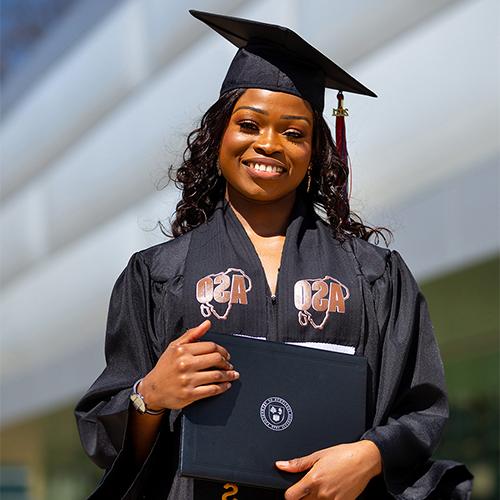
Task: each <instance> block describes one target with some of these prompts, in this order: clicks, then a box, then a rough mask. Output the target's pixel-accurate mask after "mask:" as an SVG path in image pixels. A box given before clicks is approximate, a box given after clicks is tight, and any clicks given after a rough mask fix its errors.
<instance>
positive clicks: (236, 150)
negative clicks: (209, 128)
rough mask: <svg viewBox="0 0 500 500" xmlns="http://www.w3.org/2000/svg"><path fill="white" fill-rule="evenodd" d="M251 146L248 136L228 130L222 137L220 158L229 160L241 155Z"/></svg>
mask: <svg viewBox="0 0 500 500" xmlns="http://www.w3.org/2000/svg"><path fill="white" fill-rule="evenodd" d="M250 144H251V141H250V140H249V139H248V137H247V136H245V135H243V134H241V133H240V132H239V131H235V130H232V129H228V130H226V132H225V133H224V135H223V136H222V141H221V146H220V156H221V159H222V158H226V159H227V158H228V157H231V156H239V155H241V154H242V153H243V152H244V151H245V150H246V149H247V148H248V147H249V145H250Z"/></svg>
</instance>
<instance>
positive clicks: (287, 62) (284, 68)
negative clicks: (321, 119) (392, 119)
mask: <svg viewBox="0 0 500 500" xmlns="http://www.w3.org/2000/svg"><path fill="white" fill-rule="evenodd" d="M189 12H190V13H191V14H192V15H193V16H194V17H196V18H197V19H199V20H200V21H203V22H204V23H205V24H207V25H208V26H210V28H212V29H213V30H214V31H216V32H217V33H219V34H220V35H222V36H223V37H224V38H226V39H227V40H229V41H230V42H231V43H232V44H233V45H235V46H236V47H238V49H239V50H238V52H237V53H236V55H235V56H234V59H233V61H232V62H231V65H230V67H229V70H228V72H227V75H226V78H225V79H224V82H223V83H222V88H221V95H222V94H224V93H225V92H227V91H229V90H232V89H236V88H263V89H268V90H275V91H278V92H286V93H288V94H293V95H297V96H299V97H302V98H303V99H305V100H307V101H308V102H309V103H310V104H311V106H312V107H313V108H314V109H317V110H319V111H323V107H324V94H325V87H326V88H332V89H337V90H339V91H344V92H353V93H355V94H363V95H368V96H372V97H377V96H376V95H375V94H374V93H373V92H372V91H371V90H370V89H368V88H366V87H365V86H364V85H363V84H361V83H360V82H358V81H357V80H356V79H354V78H353V77H352V76H351V75H349V74H348V73H347V72H346V71H344V70H343V69H342V68H340V67H339V66H338V65H337V64H335V63H334V62H333V61H331V60H330V59H328V57H326V56H325V55H324V54H322V53H321V52H320V51H319V50H317V49H316V48H314V47H313V46H312V45H310V44H309V43H307V42H306V41H305V40H304V39H303V38H301V37H300V36H299V35H297V34H296V33H295V32H293V31H292V30H290V29H288V28H285V27H283V26H278V25H275V24H268V23H262V22H258V21H252V20H250V19H241V18H238V17H230V16H222V15H219V14H212V13H209V12H201V11H198V10H190V11H189Z"/></svg>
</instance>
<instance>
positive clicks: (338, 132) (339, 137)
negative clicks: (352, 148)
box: [333, 91, 351, 198]
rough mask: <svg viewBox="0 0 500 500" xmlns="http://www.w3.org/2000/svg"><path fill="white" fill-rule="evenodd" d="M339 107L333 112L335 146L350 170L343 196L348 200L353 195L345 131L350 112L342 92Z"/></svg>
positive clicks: (338, 95) (339, 97) (339, 94)
mask: <svg viewBox="0 0 500 500" xmlns="http://www.w3.org/2000/svg"><path fill="white" fill-rule="evenodd" d="M337 99H338V106H337V109H334V110H333V115H334V116H335V144H336V145H337V152H338V154H339V156H340V159H341V160H342V161H343V162H344V163H345V165H346V166H347V168H348V169H349V172H348V176H347V179H346V183H345V185H344V187H343V193H342V194H343V195H344V196H345V197H346V198H347V197H348V196H350V193H351V175H350V174H351V168H350V163H349V154H348V152H347V139H346V129H345V117H346V116H349V113H348V110H347V109H346V108H344V94H343V93H342V91H340V92H339V93H338V94H337ZM348 186H349V187H348Z"/></svg>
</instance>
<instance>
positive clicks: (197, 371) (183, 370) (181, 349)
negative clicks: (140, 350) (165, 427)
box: [138, 320, 239, 410]
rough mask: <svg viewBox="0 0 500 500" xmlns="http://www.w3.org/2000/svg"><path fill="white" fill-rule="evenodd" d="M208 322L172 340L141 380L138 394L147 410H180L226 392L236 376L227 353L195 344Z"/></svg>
mask: <svg viewBox="0 0 500 500" xmlns="http://www.w3.org/2000/svg"><path fill="white" fill-rule="evenodd" d="M210 326H211V323H210V321H209V320H206V321H204V322H203V323H201V324H200V325H198V326H197V327H195V328H191V329H190V330H188V331H187V332H186V333H184V335H182V336H181V337H179V338H178V339H177V340H174V341H173V342H171V343H170V344H169V346H168V347H167V348H166V349H165V351H164V352H163V354H162V355H161V356H160V358H159V359H158V362H157V363H156V366H155V367H154V368H153V369H152V370H151V371H150V372H149V373H148V374H147V375H146V376H145V377H144V378H143V380H142V381H141V383H140V384H139V387H138V390H139V392H140V393H141V394H142V395H143V397H144V401H145V403H146V405H147V407H148V408H150V409H151V410H159V409H163V408H168V409H172V410H173V409H181V408H184V407H185V406H187V405H189V404H190V403H192V402H193V401H197V400H198V399H203V398H207V397H210V396H215V395H217V394H221V393H223V392H225V391H227V390H228V389H229V388H230V387H231V382H232V381H234V380H236V379H238V378H239V373H238V372H236V371H235V370H234V369H233V365H231V363H229V358H230V356H229V353H228V352H227V351H226V349H224V347H222V346H220V345H218V344H216V343H214V342H203V341H201V342H198V340H199V339H200V338H201V337H203V335H205V333H207V332H208V330H209V329H210Z"/></svg>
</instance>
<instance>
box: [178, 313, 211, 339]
mask: <svg viewBox="0 0 500 500" xmlns="http://www.w3.org/2000/svg"><path fill="white" fill-rule="evenodd" d="M211 326H212V323H210V320H208V319H207V320H205V321H204V322H203V323H200V324H199V325H198V326H195V327H194V328H190V329H189V330H188V331H187V332H186V333H184V335H181V336H180V337H179V338H178V339H177V340H174V341H173V342H172V344H175V345H183V344H189V343H191V342H196V341H197V340H198V339H200V338H201V337H203V335H205V333H207V332H208V330H210V327H211Z"/></svg>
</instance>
